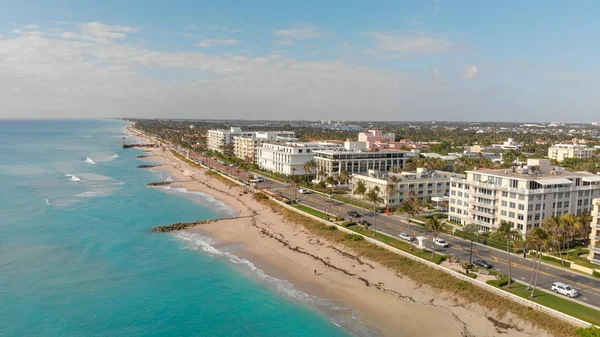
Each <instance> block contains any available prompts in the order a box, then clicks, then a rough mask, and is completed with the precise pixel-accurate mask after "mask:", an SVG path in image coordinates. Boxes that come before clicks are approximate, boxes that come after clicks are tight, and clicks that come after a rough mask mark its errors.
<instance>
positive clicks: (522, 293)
mask: <svg viewBox="0 0 600 337" xmlns="http://www.w3.org/2000/svg"><path fill="white" fill-rule="evenodd" d="M512 286H513V287H512V288H511V289H508V288H506V287H504V288H501V289H503V290H505V291H508V292H510V293H513V294H515V295H517V296H519V297H522V298H526V299H528V300H531V301H533V302H536V303H539V304H541V305H545V306H547V307H549V308H552V309H555V310H558V311H560V312H563V313H565V314H567V315H571V316H573V317H577V318H579V319H581V320H584V321H586V322H589V323H592V324H595V325H600V311H598V310H594V309H592V308H589V307H586V306H585V305H581V304H579V303H576V302H573V301H570V300H568V299H567V298H566V297H563V296H562V295H554V294H548V293H546V292H543V291H539V290H536V291H535V294H534V295H535V297H534V298H530V297H529V294H530V293H531V291H528V290H527V285H524V284H520V283H513V284H512Z"/></svg>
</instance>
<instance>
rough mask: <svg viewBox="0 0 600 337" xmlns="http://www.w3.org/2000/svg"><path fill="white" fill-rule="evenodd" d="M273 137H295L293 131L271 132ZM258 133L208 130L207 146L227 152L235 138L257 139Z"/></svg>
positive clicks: (235, 129) (233, 129)
mask: <svg viewBox="0 0 600 337" xmlns="http://www.w3.org/2000/svg"><path fill="white" fill-rule="evenodd" d="M269 134H271V135H272V136H273V137H276V136H280V137H290V138H293V137H295V136H296V135H295V133H294V132H293V131H271V132H269ZM256 135H257V132H256V131H242V128H239V127H232V128H230V129H229V130H224V129H215V130H208V135H207V139H206V145H207V147H208V149H209V150H213V151H217V152H221V153H223V152H225V151H226V148H227V146H228V145H232V143H233V139H234V137H250V138H253V137H256Z"/></svg>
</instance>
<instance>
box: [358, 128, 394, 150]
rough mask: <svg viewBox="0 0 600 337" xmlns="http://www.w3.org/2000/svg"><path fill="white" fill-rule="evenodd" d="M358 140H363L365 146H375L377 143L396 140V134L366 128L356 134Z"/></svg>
mask: <svg viewBox="0 0 600 337" xmlns="http://www.w3.org/2000/svg"><path fill="white" fill-rule="evenodd" d="M358 141H359V142H365V143H366V144H367V148H368V149H370V148H372V147H377V146H378V145H382V144H388V143H393V142H395V141H396V135H395V134H393V133H383V132H381V130H367V132H360V133H359V134H358Z"/></svg>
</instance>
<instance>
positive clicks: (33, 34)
mask: <svg viewBox="0 0 600 337" xmlns="http://www.w3.org/2000/svg"><path fill="white" fill-rule="evenodd" d="M12 32H13V33H15V34H19V35H26V36H42V35H44V34H45V33H44V32H40V31H35V30H34V31H24V30H21V29H13V30H12Z"/></svg>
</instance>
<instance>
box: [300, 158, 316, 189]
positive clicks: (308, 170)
mask: <svg viewBox="0 0 600 337" xmlns="http://www.w3.org/2000/svg"><path fill="white" fill-rule="evenodd" d="M315 167H317V162H316V161H315V160H314V159H313V160H309V161H307V162H306V163H304V166H303V167H302V168H303V169H304V174H305V175H306V183H307V184H308V177H309V175H310V173H312V172H313V169H314V168H315Z"/></svg>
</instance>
